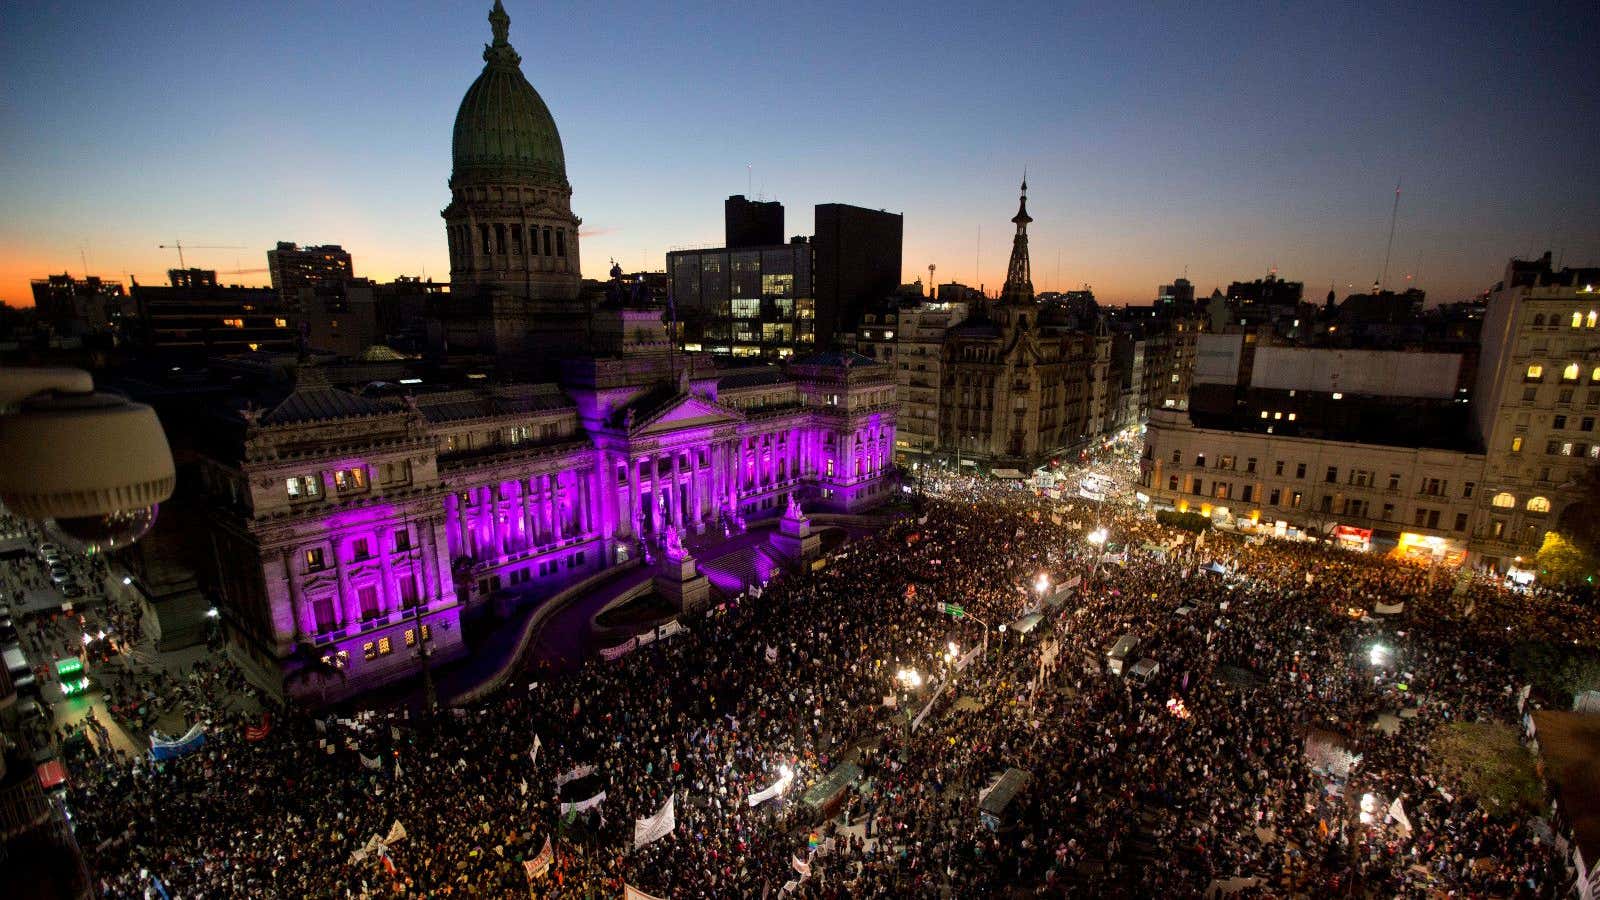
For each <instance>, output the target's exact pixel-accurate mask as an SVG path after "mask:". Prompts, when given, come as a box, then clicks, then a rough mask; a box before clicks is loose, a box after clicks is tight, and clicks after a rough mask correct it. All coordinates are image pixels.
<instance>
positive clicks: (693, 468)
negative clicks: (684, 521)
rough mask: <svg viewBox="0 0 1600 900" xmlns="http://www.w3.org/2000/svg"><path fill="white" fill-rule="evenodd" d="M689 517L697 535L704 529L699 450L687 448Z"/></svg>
mask: <svg viewBox="0 0 1600 900" xmlns="http://www.w3.org/2000/svg"><path fill="white" fill-rule="evenodd" d="M689 517H690V519H692V520H693V523H694V530H695V532H696V533H697V534H698V533H699V532H700V531H702V530H703V529H704V528H705V511H704V508H703V504H702V503H701V500H700V448H699V447H690V448H689Z"/></svg>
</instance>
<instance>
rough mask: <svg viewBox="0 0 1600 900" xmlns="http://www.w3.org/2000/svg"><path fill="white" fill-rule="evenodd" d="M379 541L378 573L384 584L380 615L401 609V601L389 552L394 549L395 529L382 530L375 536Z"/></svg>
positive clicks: (379, 594) (380, 591)
mask: <svg viewBox="0 0 1600 900" xmlns="http://www.w3.org/2000/svg"><path fill="white" fill-rule="evenodd" d="M375 537H376V538H377V540H378V547H377V549H378V571H379V572H381V573H383V574H382V578H383V580H382V583H381V584H380V585H379V587H378V603H379V604H381V605H380V606H379V607H378V611H379V614H380V615H385V614H388V613H392V612H394V611H395V610H397V609H399V608H400V600H399V598H398V597H397V596H396V595H395V590H394V564H393V563H391V562H390V561H389V552H390V551H391V550H392V549H393V548H394V529H391V528H384V529H380V530H379V531H378V533H377V535H375Z"/></svg>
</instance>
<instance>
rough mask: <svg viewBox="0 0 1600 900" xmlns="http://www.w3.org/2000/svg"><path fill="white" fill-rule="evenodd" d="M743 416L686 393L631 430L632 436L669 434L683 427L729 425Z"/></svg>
mask: <svg viewBox="0 0 1600 900" xmlns="http://www.w3.org/2000/svg"><path fill="white" fill-rule="evenodd" d="M738 421H741V417H740V416H739V415H738V414H737V413H734V412H732V411H730V410H729V409H728V408H727V407H724V406H719V405H718V404H716V403H712V402H711V401H710V400H707V399H705V398H703V397H694V396H685V397H679V398H678V399H677V400H675V401H673V402H672V403H669V404H668V405H667V406H665V407H663V408H662V409H661V410H660V411H659V412H657V413H655V414H654V415H652V416H650V418H648V419H646V420H645V421H643V422H636V423H635V424H634V426H633V427H632V428H630V429H628V435H629V437H651V436H656V435H665V434H670V433H672V432H674V431H678V430H680V429H684V428H701V427H705V426H714V425H723V424H730V423H733V422H738Z"/></svg>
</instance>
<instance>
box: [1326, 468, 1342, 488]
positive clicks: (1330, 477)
mask: <svg viewBox="0 0 1600 900" xmlns="http://www.w3.org/2000/svg"><path fill="white" fill-rule="evenodd" d="M1323 481H1326V482H1327V483H1328V484H1338V483H1339V467H1338V466H1329V467H1328V472H1327V475H1326V477H1324V478H1323Z"/></svg>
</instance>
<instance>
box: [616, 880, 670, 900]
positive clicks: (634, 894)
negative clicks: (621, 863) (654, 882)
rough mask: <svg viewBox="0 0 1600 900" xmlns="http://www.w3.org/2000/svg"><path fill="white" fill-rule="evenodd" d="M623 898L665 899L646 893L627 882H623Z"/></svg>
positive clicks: (630, 899)
mask: <svg viewBox="0 0 1600 900" xmlns="http://www.w3.org/2000/svg"><path fill="white" fill-rule="evenodd" d="M622 900H663V898H661V897H657V896H655V895H654V894H646V893H645V892H644V891H641V890H639V889H638V888H636V887H634V886H633V885H631V884H628V883H627V882H623V883H622Z"/></svg>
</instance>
